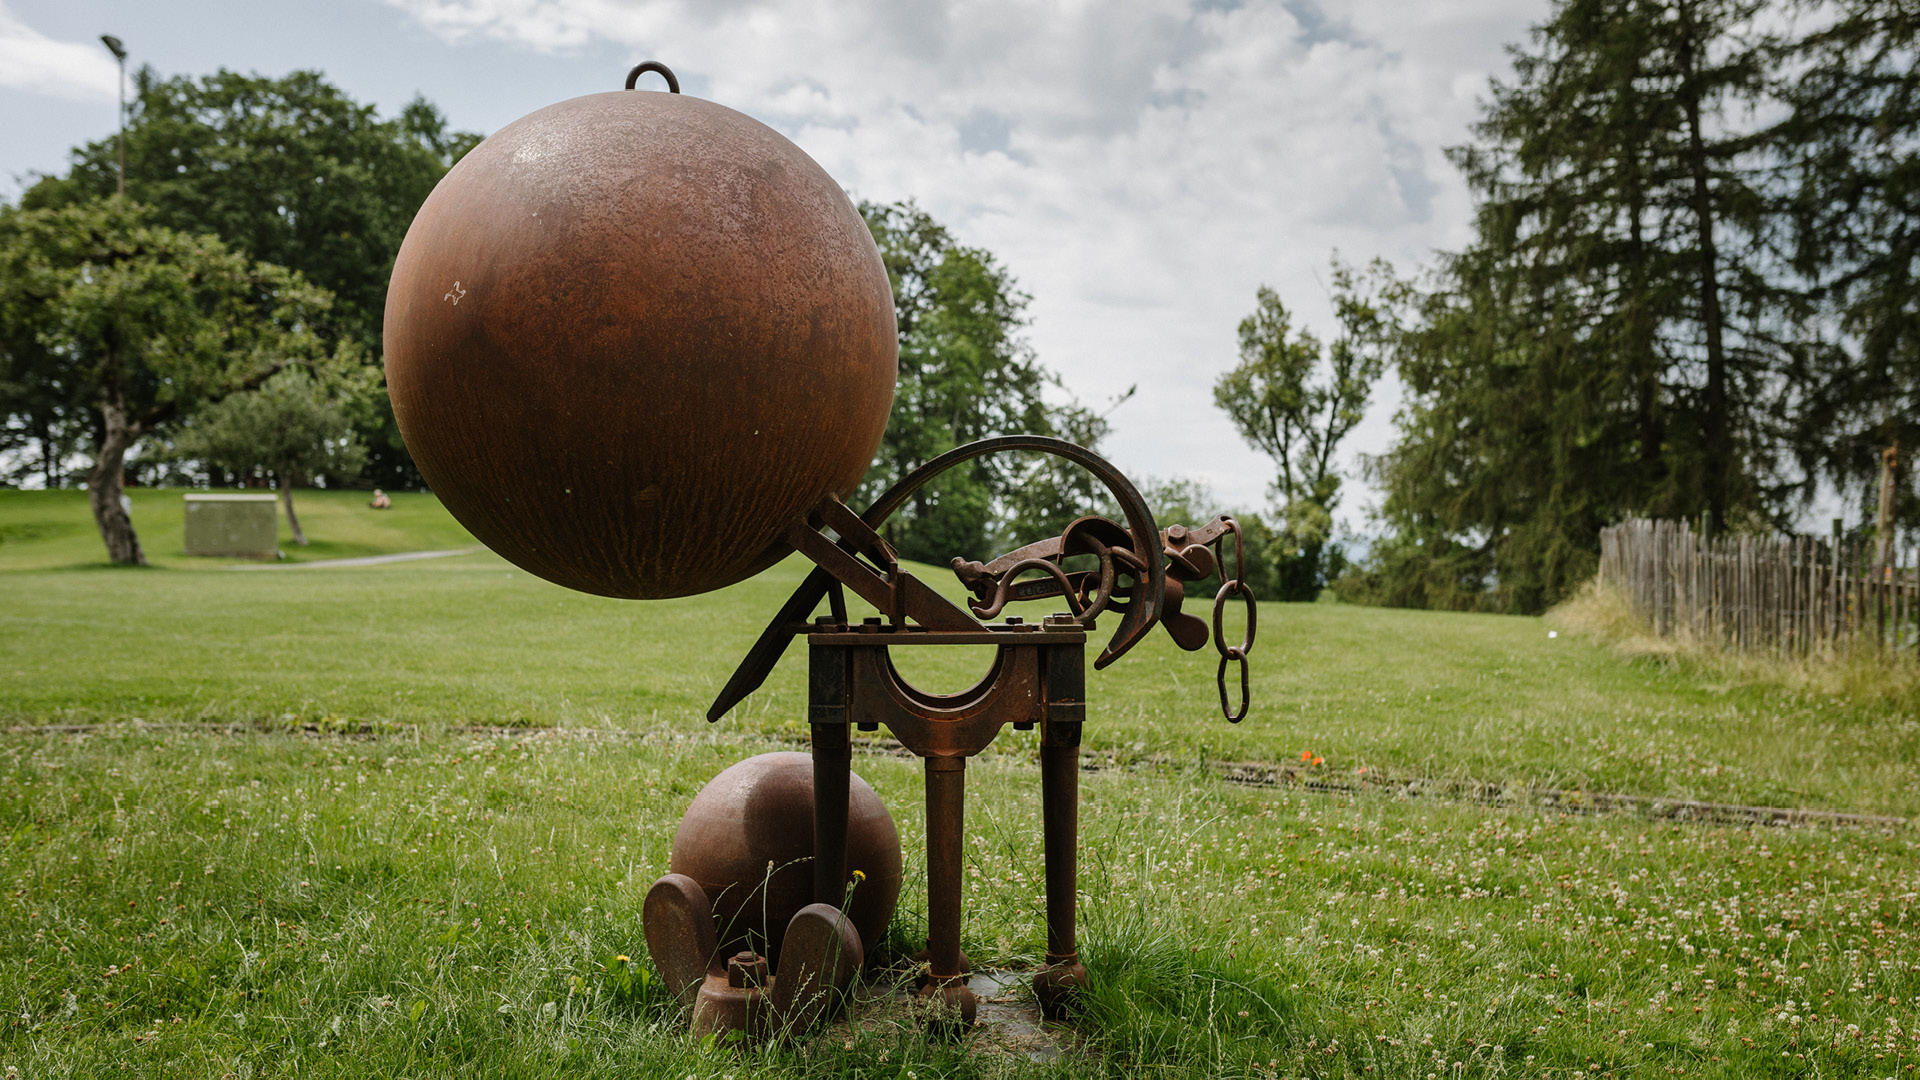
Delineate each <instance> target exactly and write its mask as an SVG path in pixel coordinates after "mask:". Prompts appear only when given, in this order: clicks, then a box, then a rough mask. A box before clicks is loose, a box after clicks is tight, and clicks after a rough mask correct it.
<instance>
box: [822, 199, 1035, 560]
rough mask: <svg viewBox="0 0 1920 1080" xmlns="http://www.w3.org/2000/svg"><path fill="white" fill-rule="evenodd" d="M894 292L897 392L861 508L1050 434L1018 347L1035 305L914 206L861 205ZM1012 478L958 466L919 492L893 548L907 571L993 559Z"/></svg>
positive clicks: (983, 256)
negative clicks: (931, 469) (991, 445)
mask: <svg viewBox="0 0 1920 1080" xmlns="http://www.w3.org/2000/svg"><path fill="white" fill-rule="evenodd" d="M860 212H861V214H862V215H863V216H864V217H865V218H866V219H867V226H868V228H869V229H871V230H872V232H873V238H874V243H876V244H877V245H879V248H880V257H881V260H882V261H883V262H885V264H886V267H887V277H888V280H889V281H890V282H891V284H892V285H893V296H894V318H895V321H896V323H897V325H898V328H899V334H900V380H899V384H898V386H897V387H896V389H895V391H894V399H893V414H892V417H891V419H890V420H889V421H888V423H887V432H886V436H885V437H884V439H883V440H882V442H881V444H880V451H879V454H878V456H877V457H876V458H875V460H874V464H873V469H872V470H871V471H870V472H869V473H868V474H867V479H866V483H865V485H864V490H863V491H862V499H861V501H862V502H866V501H871V500H872V499H873V498H875V497H877V496H878V495H879V493H880V492H882V491H884V490H886V489H887V488H888V487H891V486H892V485H893V484H894V483H895V482H896V481H898V480H899V479H900V478H902V477H904V476H906V475H907V474H908V473H910V472H912V471H913V470H914V469H916V468H918V467H919V466H921V465H923V464H925V463H926V462H928V461H930V460H932V459H933V458H935V457H938V456H939V455H940V454H942V453H944V452H946V451H948V450H951V449H953V448H954V447H956V446H960V445H963V444H965V443H969V442H972V441H974V440H976V439H983V438H987V437H989V436H993V435H1010V434H1024V433H1030V432H1046V431H1048V430H1049V425H1048V423H1047V407H1046V403H1045V402H1044V401H1042V400H1041V397H1040V393H1041V390H1042V389H1043V388H1044V387H1045V386H1046V384H1047V382H1048V381H1049V376H1048V374H1047V372H1046V370H1045V369H1044V368H1043V367H1041V366H1040V362H1039V361H1038V360H1037V359H1035V357H1034V355H1033V349H1032V347H1031V346H1029V345H1028V344H1027V342H1026V340H1025V339H1024V338H1023V337H1021V336H1020V330H1021V327H1023V326H1024V325H1025V324H1026V306H1027V300H1028V297H1027V296H1026V294H1025V293H1022V292H1020V291H1019V290H1018V288H1017V287H1016V286H1015V285H1014V282H1013V278H1012V276H1011V275H1010V274H1009V273H1008V272H1007V271H1006V269H1005V268H1004V267H1002V266H1001V265H1000V264H999V263H998V262H996V261H995V260H994V258H993V256H992V255H991V254H990V253H988V252H986V251H983V250H981V249H979V248H969V247H965V246H962V245H961V244H960V243H959V242H957V241H956V240H954V238H953V236H952V235H951V234H950V233H948V232H947V230H946V227H945V226H943V225H940V224H939V223H938V222H935V221H934V220H933V218H932V217H930V216H928V214H927V213H926V212H925V211H923V210H921V209H920V208H919V207H917V206H915V205H913V204H912V203H910V202H909V203H896V204H893V205H888V206H880V205H877V204H874V203H862V204H861V206H860ZM1010 479H1011V477H1010V475H1009V474H1008V472H1007V471H1006V470H1005V469H1004V467H1003V466H1001V465H1000V464H998V463H996V462H990V461H989V462H979V463H975V464H972V465H968V466H962V467H960V468H958V469H955V470H953V471H952V472H949V473H948V474H947V475H946V476H945V477H943V478H942V479H940V480H939V481H936V482H935V483H933V484H931V485H928V486H927V487H925V488H923V489H921V491H920V492H919V493H918V494H916V495H915V496H914V498H913V500H912V501H911V503H910V504H909V505H908V506H907V507H905V508H904V509H903V510H902V511H901V512H900V513H899V514H898V515H896V517H895V518H894V519H893V521H892V522H890V523H889V524H888V539H889V541H890V542H891V543H893V545H894V546H895V547H896V548H897V549H898V550H899V551H900V553H901V554H902V555H903V556H905V557H907V558H911V559H922V560H925V561H928V562H934V563H944V562H945V561H946V560H947V559H949V558H952V557H954V556H964V557H967V558H971V559H984V558H991V557H992V555H993V554H994V552H993V550H992V549H993V547H994V542H995V540H996V539H998V537H997V536H996V535H995V530H994V512H995V509H996V502H997V500H998V499H999V497H1000V496H1002V495H1003V494H1004V493H1006V492H1007V491H1008V490H1009V489H1010V486H1011V485H1010V483H1009V481H1010Z"/></svg>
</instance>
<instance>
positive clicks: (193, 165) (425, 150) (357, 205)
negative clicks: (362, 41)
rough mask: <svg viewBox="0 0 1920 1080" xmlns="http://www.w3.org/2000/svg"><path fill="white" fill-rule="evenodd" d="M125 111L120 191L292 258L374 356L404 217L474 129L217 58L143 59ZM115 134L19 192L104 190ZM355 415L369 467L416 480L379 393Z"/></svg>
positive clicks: (281, 260) (316, 79) (49, 196)
mask: <svg viewBox="0 0 1920 1080" xmlns="http://www.w3.org/2000/svg"><path fill="white" fill-rule="evenodd" d="M134 90H135V93H134V99H133V101H131V102H130V103H129V108H130V112H131V115H130V116H129V119H128V124H127V135H126V139H127V144H126V151H127V152H126V161H127V194H128V196H129V197H130V198H132V199H134V200H137V201H139V202H141V203H143V204H145V205H147V206H149V207H151V215H152V216H151V220H152V221H153V223H155V224H157V225H161V226H164V227H167V228H170V229H174V230H177V231H180V232H187V233H213V234H215V235H217V236H218V237H220V238H221V240H223V241H224V242H225V243H226V244H227V245H229V246H230V247H232V248H234V249H235V250H237V251H239V252H241V253H243V254H245V255H247V256H249V257H250V258H252V259H254V260H257V261H261V262H268V263H273V264H275V265H278V266H285V267H289V268H291V269H293V270H297V271H299V272H300V273H301V274H302V275H304V276H305V277H306V279H307V280H309V281H311V282H313V283H314V284H316V285H318V286H320V287H321V288H323V289H326V290H327V291H329V292H331V293H332V294H333V295H334V297H335V298H336V304H335V309H334V312H333V316H332V319H331V321H330V325H329V327H328V328H327V330H326V333H327V334H328V335H329V336H330V337H337V338H339V339H343V340H347V341H351V342H353V343H354V344H356V345H357V346H358V347H359V348H360V350H361V355H362V356H363V357H364V358H366V360H367V362H369V363H374V362H377V360H378V357H379V355H380V328H381V321H382V319H383V317H384V313H385V309H386V292H387V279H388V277H389V275H390V274H391V272H392V270H393V259H394V256H395V254H396V253H398V251H399V249H400V241H401V240H402V239H404V238H405V236H406V231H407V226H408V225H409V224H410V223H411V222H412V221H413V215H414V212H415V211H416V210H418V209H419V207H420V204H421V203H422V202H424V201H425V200H426V197H427V194H428V193H429V192H431V191H432V190H433V186H434V185H435V184H436V183H438V182H439V180H440V178H441V177H442V176H444V175H445V174H446V171H447V169H448V168H450V167H451V166H452V165H453V163H454V162H455V161H457V160H459V158H460V156H461V155H462V154H464V153H466V151H467V150H468V149H470V148H471V147H472V146H474V145H475V144H476V143H478V142H479V136H477V135H473V134H470V133H467V132H458V131H449V130H447V126H446V121H445V118H444V117H442V116H441V115H440V113H439V112H438V111H437V110H436V109H435V108H434V107H433V106H432V105H431V104H429V103H428V102H427V101H426V100H425V99H423V98H415V99H414V100H413V101H412V102H411V103H410V104H408V105H407V106H406V107H405V108H404V109H402V110H401V111H400V113H399V115H398V116H395V117H392V118H387V119H382V118H381V117H380V116H379V115H378V114H377V113H376V111H375V110H374V108H373V107H372V106H370V105H362V104H359V103H357V102H355V101H353V100H352V99H351V98H349V97H348V96H347V95H346V94H344V93H342V92H341V91H340V90H339V89H338V88H337V87H335V86H333V85H332V84H330V83H328V82H327V81H326V79H325V78H324V77H323V76H322V75H321V74H320V73H319V72H315V71H296V72H293V73H291V74H289V75H287V76H285V77H283V78H278V79H275V78H268V77H265V76H260V75H242V74H239V73H237V72H233V71H227V70H225V69H222V70H220V71H217V72H215V73H214V74H212V75H208V76H205V77H203V78H198V79H196V78H192V77H189V76H176V77H174V78H161V77H160V76H159V75H157V74H156V73H155V72H154V71H153V70H152V69H151V68H142V69H141V70H140V72H139V73H138V75H137V76H136V77H135V80H134ZM115 145H116V143H115V136H108V137H107V138H104V139H101V140H100V141H98V142H93V143H88V144H87V145H85V146H82V147H80V148H78V149H76V150H75V151H74V155H73V157H74V160H73V165H72V167H71V168H70V169H69V170H68V172H67V174H66V175H65V176H60V177H44V178H42V179H41V180H40V181H39V182H38V183H36V184H34V185H33V186H32V187H30V188H28V189H27V191H26V193H25V194H24V195H23V197H22V205H23V206H25V207H28V208H58V207H72V206H77V205H81V204H84V203H87V202H90V201H92V200H96V199H100V198H104V197H106V196H107V195H109V194H111V193H112V192H113V190H114V184H115ZM369 401H370V404H371V406H372V407H371V409H370V410H368V411H367V412H366V413H365V414H364V415H363V416H361V417H359V418H358V424H357V427H358V430H359V432H360V434H361V437H362V439H363V441H365V442H366V443H367V444H368V447H369V450H370V460H371V466H372V467H371V469H370V472H369V479H370V480H371V481H372V482H374V483H380V484H385V485H387V486H389V487H401V486H418V484H419V479H418V474H417V473H415V472H414V470H413V466H412V461H411V459H410V458H408V457H407V456H406V449H405V446H404V445H403V444H402V443H401V441H400V437H399V430H398V428H397V427H395V426H394V424H393V418H392V410H391V408H390V407H389V406H387V405H386V403H385V401H384V395H381V396H377V397H374V398H371V399H369Z"/></svg>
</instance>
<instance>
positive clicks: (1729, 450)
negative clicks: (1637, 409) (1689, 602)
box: [1679, 3, 1733, 533]
mask: <svg viewBox="0 0 1920 1080" xmlns="http://www.w3.org/2000/svg"><path fill="white" fill-rule="evenodd" d="M1679 51H1680V79H1681V82H1680V100H1681V102H1682V104H1683V105H1685V107H1686V112H1687V165H1688V167H1689V169H1690V170H1691V171H1692V173H1693V214H1694V229H1695V233H1696V235H1697V237H1698V242H1699V244H1700V322H1701V329H1702V331H1703V332H1704V333H1705V335H1706V339H1707V341H1706V344H1707V393H1706V400H1705V406H1706V415H1705V416H1704V417H1702V418H1701V421H1702V422H1701V427H1702V432H1701V434H1702V436H1703V437H1704V438H1703V441H1704V443H1705V446H1704V447H1703V450H1704V451H1705V453H1704V454H1703V460H1702V466H1703V468H1704V470H1705V473H1706V475H1705V476H1704V477H1703V480H1704V485H1703V486H1704V489H1705V494H1706V498H1707V518H1708V520H1709V521H1710V522H1711V529H1712V531H1713V532H1715V533H1718V532H1721V531H1723V530H1725V528H1726V525H1727V502H1728V497H1727V480H1728V474H1729V473H1731V472H1732V471H1733V433H1732V426H1731V425H1730V424H1729V423H1728V419H1727V353H1726V346H1725V344H1724V342H1723V341H1722V334H1723V330H1722V327H1721V318H1720V256H1719V252H1718V250H1717V249H1716V248H1715V247H1714V242H1713V193H1712V191H1711V190H1710V189H1709V187H1708V183H1707V181H1708V174H1707V151H1706V144H1705V140H1704V139H1703V138H1702V137H1701V134H1700V83H1699V78H1698V75H1699V73H1698V72H1697V71H1696V70H1695V67H1694V61H1695V56H1694V25H1693V14H1692V10H1691V9H1690V8H1689V7H1688V6H1687V5H1686V4H1684V3H1683V4H1681V5H1680V49H1679Z"/></svg>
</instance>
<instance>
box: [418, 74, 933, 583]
mask: <svg viewBox="0 0 1920 1080" xmlns="http://www.w3.org/2000/svg"><path fill="white" fill-rule="evenodd" d="M385 352H386V365H387V386H388V390H389V393H390V394H391V395H392V399H393V409H394V415H395V417H396V418H397V419H398V420H399V423H400V431H401V434H402V435H403V436H404V437H405V439H406V443H407V449H408V450H410V451H411V452H412V454H413V459H414V461H415V463H416V464H418V465H419V467H420V472H421V474H422V475H423V476H424V477H425V478H426V481H427V483H428V484H429V485H430V486H431V487H432V488H433V490H434V492H435V493H436V494H438V495H439V496H440V499H441V501H442V502H444V503H445V504H446V506H447V508H448V509H449V510H450V511H452V513H453V515H454V517H456V518H458V519H459V521H460V523H461V524H462V525H465V526H466V527H467V528H468V529H470V530H471V531H472V532H473V534H474V535H475V536H476V537H478V538H479V539H480V540H481V541H482V542H483V543H485V544H486V545H487V546H488V547H491V548H492V549H494V550H495V551H497V552H499V553H500V554H501V555H503V556H505V557H506V558H507V559H509V560H511V561H512V562H514V563H516V564H518V565H519V566H521V567H524V568H525V569H527V570H529V571H531V572H532V573H535V574H538V575H539V576H541V577H543V578H546V579H547V580H549V581H553V582H557V583H559V584H561V585H565V586H568V587H569V588H574V589H580V590H582V591H585V592H591V593H599V594H602V595H606V596H620V597H638V598H653V597H667V596H686V595H691V594H694V593H700V592H706V591H708V590H711V589H717V588H721V587H723V586H726V585H730V584H732V583H733V582H736V581H739V580H742V579H744V578H746V577H749V576H751V575H753V574H755V573H757V572H759V571H760V570H762V569H764V568H766V567H767V566H770V565H772V564H773V563H774V562H775V561H777V560H778V559H779V558H781V556H783V555H784V554H786V552H787V548H786V546H785V545H784V544H782V543H781V542H780V540H779V537H780V534H781V532H782V531H783V530H784V529H785V528H786V526H787V525H788V523H789V522H791V521H792V520H793V519H794V518H796V517H798V516H800V515H803V514H806V513H807V512H808V511H810V510H811V509H812V508H813V507H814V506H815V505H817V504H818V502H819V501H820V499H821V498H822V497H823V496H825V495H828V494H834V495H838V496H841V497H846V496H848V495H850V494H852V492H853V490H854V488H855V487H856V486H857V485H858V484H859V482H860V478H861V477H862V476H863V475H864V474H865V473H866V469H867V465H868V464H869V462H871V461H872V459H873V453H874V450H875V448H876V447H878V445H879V443H880V434H881V432H882V431H883V430H884V429H885V427H886V423H887V413H888V410H889V409H890V408H891V406H892V401H893V386H894V377H895V370H896V360H897V343H896V339H895V334H894V321H893V298H892V292H891V290H890V288H889V286H888V283H887V273H886V269H885V267H883V266H882V265H881V262H880V255H879V252H878V251H877V250H876V249H875V247H874V244H873V238H872V236H871V234H869V233H868V231H867V227H866V225H865V223H864V222H863V221H862V220H861V218H860V214H859V212H858V211H857V210H856V209H855V208H854V207H853V204H852V203H851V202H849V201H848V199H847V196H846V193H845V192H843V191H842V190H841V189H840V187H839V185H838V184H836V183H834V181H833V179H832V178H831V177H829V176H828V175H827V174H826V172H825V171H824V170H822V169H821V168H820V166H819V165H818V164H816V163H815V162H814V161H813V159H812V158H810V157H808V156H807V155H806V154H805V153H804V152H802V151H801V150H800V148H799V147H797V146H795V145H793V143H791V142H789V141H787V139H785V138H784V137H782V136H781V135H780V134H779V133H778V132H775V131H774V130H773V129H771V128H769V127H767V126H766V125H764V124H761V123H760V122H758V121H756V120H753V119H751V118H749V117H746V116H744V115H742V114H740V113H737V112H734V111H733V110H732V109H728V108H726V107H724V106H721V105H716V104H714V103H713V102H710V101H703V100H701V99H699V98H693V97H686V96H683V95H680V94H666V93H658V92H648V91H624V92H615V93H607V94H594V95H590V96H588V97H581V98H575V99H573V100H571V101H563V102H561V103H559V104H557V105H552V106H549V107H548V108H545V109H542V110H540V111H539V112H536V113H533V114H531V115H529V116H526V117H523V118H521V119H519V120H517V121H515V122H513V123H512V124H509V125H507V126H506V127H505V128H502V129H501V130H500V131H499V132H497V133H495V134H494V135H493V136H492V137H490V138H488V139H487V140H486V141H485V142H483V143H481V144H480V145H479V146H477V147H475V148H474V149H473V151H472V152H471V153H469V154H468V155H467V156H466V157H465V158H463V159H461V161H460V163H459V164H457V165H455V166H454V167H453V169H452V171H450V172H449V173H448V174H447V175H446V177H445V178H444V179H443V180H441V181H440V184H439V186H438V187H436V188H435V189H434V191H433V194H432V195H430V196H429V197H428V198H427V201H426V204H425V205H424V206H422V207H421V208H420V213H419V215H418V216H417V217H415V218H414V221H413V225H412V227H411V228H409V229H408V230H407V237H406V241H405V243H403V244H402V245H401V248H400V254H399V257H398V258H397V260H396V261H395V263H394V268H393V280H392V283H391V285H390V287H389V290H388V293H387V313H386V341H385Z"/></svg>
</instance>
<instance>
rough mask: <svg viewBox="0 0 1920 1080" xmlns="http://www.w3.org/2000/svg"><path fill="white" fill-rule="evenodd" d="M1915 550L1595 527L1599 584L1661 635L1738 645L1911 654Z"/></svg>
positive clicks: (1651, 525)
mask: <svg viewBox="0 0 1920 1080" xmlns="http://www.w3.org/2000/svg"><path fill="white" fill-rule="evenodd" d="M1915 555H1916V552H1914V551H1912V550H1909V551H1907V552H1906V553H1904V557H1903V555H1902V553H1900V552H1898V551H1897V550H1896V552H1895V553H1894V555H1893V556H1892V557H1891V558H1889V559H1888V560H1887V562H1886V563H1885V564H1882V563H1880V562H1879V561H1878V560H1877V559H1876V558H1875V557H1874V556H1875V552H1874V550H1873V548H1872V547H1871V546H1870V545H1867V544H1863V543H1830V542H1828V541H1825V540H1818V539H1815V538H1813V537H1808V536H1785V537H1767V536H1744V535H1743V536H1719V537H1714V538H1712V539H1708V538H1706V537H1703V536H1702V535H1701V534H1700V533H1698V532H1695V531H1694V530H1693V528H1692V527H1691V526H1690V525H1689V524H1688V523H1687V522H1684V521H1649V520H1646V519H1641V518H1636V519H1630V520H1627V521H1624V522H1621V523H1620V524H1618V525H1613V526H1609V527H1607V528H1605V529H1602V530H1601V531H1600V583H1601V585H1602V586H1604V587H1610V588H1614V589H1617V590H1618V591H1619V592H1620V593H1621V594H1622V595H1624V596H1625V597H1626V599H1627V602H1628V604H1629V605H1630V606H1631V607H1632V609H1633V611H1634V613H1635V614H1636V615H1638V616H1640V617H1641V618H1643V619H1645V620H1646V622H1647V624H1648V626H1649V627H1650V628H1651V629H1652V630H1653V631H1654V633H1656V634H1658V635H1660V636H1662V637H1678V638H1686V639H1690V640H1694V641H1703V642H1718V643H1720V644H1722V645H1724V646H1726V647H1728V648H1731V649H1735V650H1738V651H1740V652H1743V653H1774V654H1780V655H1788V656H1809V655H1813V654H1816V653H1842V652H1848V651H1851V650H1856V649H1861V648H1872V649H1881V650H1892V651H1904V652H1905V653H1906V654H1908V655H1913V654H1914V651H1915V647H1916V641H1920V575H1916V572H1915V562H1916V559H1915Z"/></svg>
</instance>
